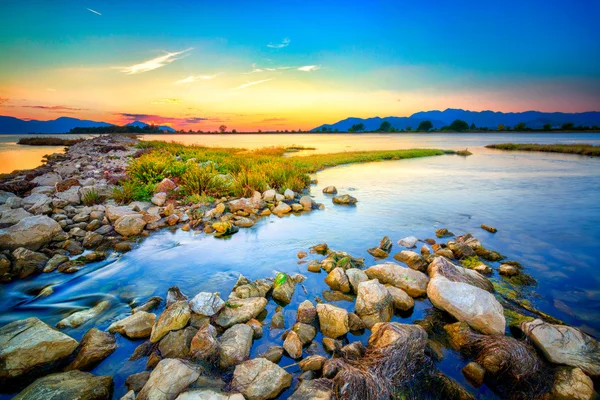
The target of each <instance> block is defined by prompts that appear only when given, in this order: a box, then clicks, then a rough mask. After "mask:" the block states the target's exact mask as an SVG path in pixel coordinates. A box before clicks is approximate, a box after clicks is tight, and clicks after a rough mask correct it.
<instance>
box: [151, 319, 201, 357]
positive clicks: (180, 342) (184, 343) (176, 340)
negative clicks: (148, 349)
mask: <svg viewBox="0 0 600 400" xmlns="http://www.w3.org/2000/svg"><path fill="white" fill-rule="evenodd" d="M196 331H197V329H196V328H193V327H191V326H188V327H187V328H185V329H180V330H178V331H171V332H169V333H167V335H166V336H165V337H164V338H162V339H161V341H160V342H159V344H158V350H159V351H160V355H161V356H162V357H163V358H187V356H188V355H189V354H190V345H191V344H192V339H193V338H194V335H195V334H196Z"/></svg>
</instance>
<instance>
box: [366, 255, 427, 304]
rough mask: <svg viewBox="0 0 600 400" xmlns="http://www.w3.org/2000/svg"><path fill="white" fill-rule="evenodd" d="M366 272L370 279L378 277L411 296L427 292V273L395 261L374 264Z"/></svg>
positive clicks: (384, 282) (380, 280) (379, 279)
mask: <svg viewBox="0 0 600 400" xmlns="http://www.w3.org/2000/svg"><path fill="white" fill-rule="evenodd" d="M365 274H366V275H367V276H368V277H369V279H377V280H378V281H379V282H380V283H383V284H390V285H392V286H395V287H397V288H400V289H402V290H404V291H405V292H406V293H408V295H409V296H411V297H419V296H423V295H425V294H426V293H427V283H428V281H429V278H427V275H425V274H424V273H422V272H419V271H415V270H413V269H410V268H405V267H402V266H400V265H398V264H395V263H385V264H377V265H374V266H372V267H370V268H368V269H366V270H365Z"/></svg>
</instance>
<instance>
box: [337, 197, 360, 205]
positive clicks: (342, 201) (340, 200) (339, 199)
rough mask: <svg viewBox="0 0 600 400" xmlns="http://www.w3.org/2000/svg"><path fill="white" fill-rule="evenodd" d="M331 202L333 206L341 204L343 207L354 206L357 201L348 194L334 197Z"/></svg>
mask: <svg viewBox="0 0 600 400" xmlns="http://www.w3.org/2000/svg"><path fill="white" fill-rule="evenodd" d="M332 201H333V202H334V203H335V204H343V205H349V206H352V205H354V204H356V202H357V201H358V200H357V199H356V198H354V197H352V196H350V195H349V194H342V195H340V196H335V197H334V198H333V199H332Z"/></svg>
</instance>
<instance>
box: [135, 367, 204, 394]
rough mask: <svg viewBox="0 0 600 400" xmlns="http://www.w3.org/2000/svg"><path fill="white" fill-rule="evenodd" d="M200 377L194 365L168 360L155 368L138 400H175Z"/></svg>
mask: <svg viewBox="0 0 600 400" xmlns="http://www.w3.org/2000/svg"><path fill="white" fill-rule="evenodd" d="M199 376H200V373H199V371H198V369H197V368H196V367H195V366H193V365H192V364H189V363H187V362H185V361H182V360H177V359H173V358H166V359H164V360H161V361H160V362H159V363H158V365H157V366H156V368H154V370H153V371H152V373H151V374H150V378H148V381H147V382H146V384H145V385H144V387H143V388H142V390H141V391H140V393H139V394H138V396H137V397H136V400H174V399H175V398H177V396H178V395H179V393H181V392H182V391H183V390H185V389H186V388H187V387H188V386H190V385H191V384H192V383H193V382H194V381H195V380H196V379H198V377H199Z"/></svg>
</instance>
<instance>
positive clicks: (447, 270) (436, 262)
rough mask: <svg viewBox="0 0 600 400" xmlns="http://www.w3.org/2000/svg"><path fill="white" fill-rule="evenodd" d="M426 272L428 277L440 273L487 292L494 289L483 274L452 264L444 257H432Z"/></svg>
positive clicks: (449, 278)
mask: <svg viewBox="0 0 600 400" xmlns="http://www.w3.org/2000/svg"><path fill="white" fill-rule="evenodd" d="M427 272H428V274H429V278H430V279H433V278H435V277H437V276H440V275H441V276H443V277H444V278H446V279H448V280H451V281H453V282H463V283H467V284H469V285H472V286H476V287H478V288H480V289H483V290H486V291H488V292H493V291H494V286H493V285H492V283H491V282H490V281H489V279H487V278H486V277H485V276H482V275H481V274H480V273H478V272H476V271H473V270H470V269H468V268H463V267H459V266H458V265H454V264H452V263H451V262H450V261H448V260H447V259H446V258H444V257H436V258H434V259H433V261H432V262H431V264H429V267H428V271H427Z"/></svg>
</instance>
